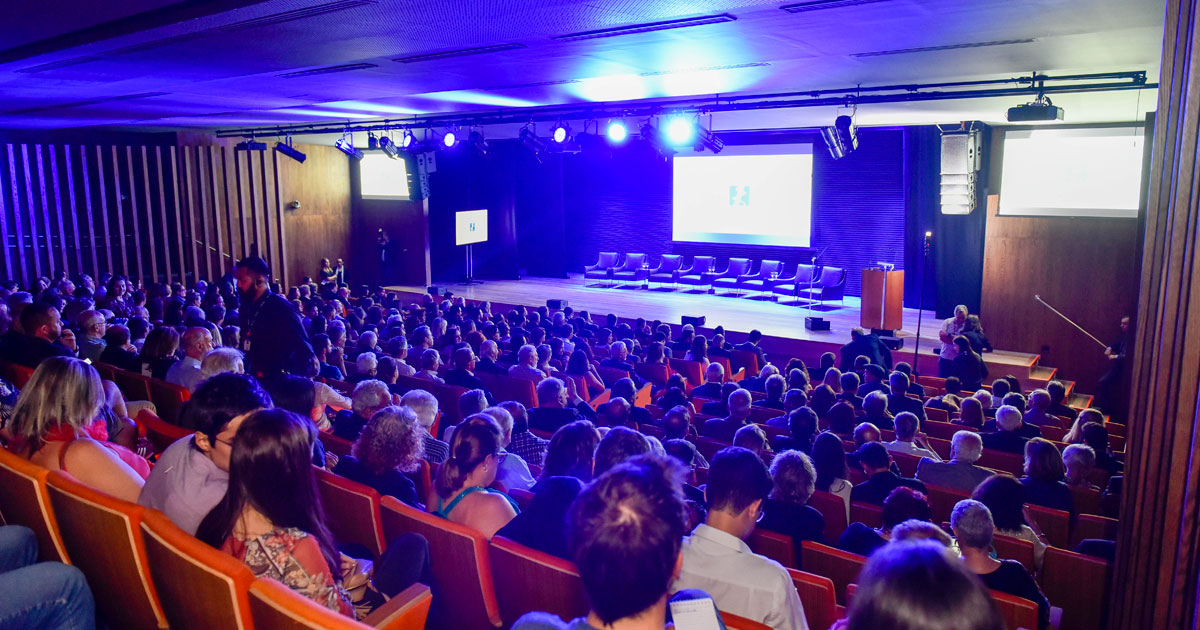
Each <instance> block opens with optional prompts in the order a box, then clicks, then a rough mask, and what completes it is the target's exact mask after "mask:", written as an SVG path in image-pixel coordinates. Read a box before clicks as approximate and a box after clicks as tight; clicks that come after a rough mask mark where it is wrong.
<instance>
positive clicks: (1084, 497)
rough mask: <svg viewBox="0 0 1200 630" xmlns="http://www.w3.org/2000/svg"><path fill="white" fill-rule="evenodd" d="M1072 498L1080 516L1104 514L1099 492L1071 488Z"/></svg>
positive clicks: (1089, 489) (1076, 487) (1077, 487)
mask: <svg viewBox="0 0 1200 630" xmlns="http://www.w3.org/2000/svg"><path fill="white" fill-rule="evenodd" d="M1071 496H1072V497H1073V498H1074V499H1075V510H1076V511H1078V512H1079V513H1080V514H1104V509H1103V508H1102V507H1101V505H1100V503H1101V501H1100V499H1101V496H1100V491H1099V490H1092V489H1091V488H1080V487H1079V486H1071Z"/></svg>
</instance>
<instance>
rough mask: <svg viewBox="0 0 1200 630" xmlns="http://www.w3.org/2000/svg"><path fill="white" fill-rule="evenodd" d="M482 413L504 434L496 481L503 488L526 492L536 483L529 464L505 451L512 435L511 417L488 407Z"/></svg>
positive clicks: (502, 410) (500, 409)
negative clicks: (518, 489)
mask: <svg viewBox="0 0 1200 630" xmlns="http://www.w3.org/2000/svg"><path fill="white" fill-rule="evenodd" d="M483 413H485V414H487V415H489V416H491V417H492V419H493V420H495V421H496V424H498V425H500V431H501V432H503V433H504V436H503V437H502V438H501V440H500V441H501V443H502V444H503V446H501V447H500V456H499V457H500V467H499V469H498V470H497V471H496V481H499V482H500V483H502V484H504V487H505V488H508V489H510V490H511V489H512V488H520V489H522V490H528V489H530V488H532V487H533V484H535V483H537V480H536V479H534V478H533V473H531V472H530V471H529V464H526V463H525V460H524V459H521V456H520V455H517V454H516V453H510V452H508V451H507V450H505V449H507V448H508V445H509V444H510V443H511V442H512V434H513V417H512V414H511V413H509V412H508V410H507V409H503V408H501V407H488V408H487V409H484V410H483Z"/></svg>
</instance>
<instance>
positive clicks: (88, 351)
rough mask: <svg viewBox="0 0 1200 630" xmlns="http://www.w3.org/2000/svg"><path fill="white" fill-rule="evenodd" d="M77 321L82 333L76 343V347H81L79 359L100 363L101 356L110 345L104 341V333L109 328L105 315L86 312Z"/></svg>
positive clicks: (98, 312)
mask: <svg viewBox="0 0 1200 630" xmlns="http://www.w3.org/2000/svg"><path fill="white" fill-rule="evenodd" d="M75 321H76V323H77V324H79V333H80V334H79V338H78V339H77V341H76V345H77V346H78V347H79V353H78V354H79V358H80V359H87V360H88V361H91V362H92V363H97V362H99V361H100V355H101V354H102V353H103V352H104V348H105V347H106V346H107V345H108V344H107V343H106V342H105V341H104V333H105V331H106V330H107V326H108V323H107V322H105V321H104V313H101V312H100V311H84V312H82V313H80V314H79V317H77V318H76V320H75Z"/></svg>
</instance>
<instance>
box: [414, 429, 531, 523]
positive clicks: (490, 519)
mask: <svg viewBox="0 0 1200 630" xmlns="http://www.w3.org/2000/svg"><path fill="white" fill-rule="evenodd" d="M502 440H503V433H502V431H501V430H500V426H499V425H498V424H496V421H495V420H493V419H492V418H491V417H490V416H487V415H484V414H481V413H480V414H475V415H473V416H471V417H470V418H467V419H466V420H465V421H464V422H463V423H462V424H461V425H459V427H458V428H457V429H456V430H455V431H454V438H453V439H452V440H451V442H450V457H449V459H447V460H446V461H444V462H442V465H441V467H439V468H438V474H437V479H435V480H434V483H433V492H432V493H431V496H430V497H429V502H428V503H427V508H426V509H428V510H429V511H430V512H432V513H433V514H436V515H438V516H440V517H442V518H444V519H446V520H448V521H453V522H455V523H458V524H460V525H466V526H467V527H470V528H472V529H475V530H477V531H478V532H479V533H481V534H483V535H484V537H486V538H489V539H490V538H491V537H492V536H493V535H495V533H496V532H497V531H499V530H500V528H501V527H504V526H505V525H507V524H508V522H509V521H511V520H512V519H513V517H515V516H516V515H517V506H516V503H514V502H513V500H512V499H510V498H509V497H508V495H506V494H504V493H503V492H499V491H497V490H493V489H491V488H488V486H490V485H492V484H493V483H494V482H495V481H496V473H497V472H498V471H499V469H500V461H499V456H500V447H501V445H502V444H503V442H502Z"/></svg>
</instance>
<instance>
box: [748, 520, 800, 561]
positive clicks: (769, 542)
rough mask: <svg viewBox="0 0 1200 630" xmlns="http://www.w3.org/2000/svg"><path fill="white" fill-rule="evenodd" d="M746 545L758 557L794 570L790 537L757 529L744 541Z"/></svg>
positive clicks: (794, 548)
mask: <svg viewBox="0 0 1200 630" xmlns="http://www.w3.org/2000/svg"><path fill="white" fill-rule="evenodd" d="M746 544H747V545H749V546H750V549H751V550H752V551H754V553H756V554H758V555H760V556H766V557H768V558H770V559H772V560H774V561H775V562H778V563H779V564H782V565H783V566H785V567H788V568H789V569H795V568H796V547H795V543H793V542H792V537H791V536H788V535H786V534H780V533H778V532H773V531H770V530H767V529H763V528H761V527H758V528H756V529H755V530H754V531H753V532H751V534H750V537H749V538H747V539H746Z"/></svg>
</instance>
